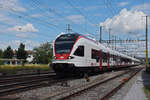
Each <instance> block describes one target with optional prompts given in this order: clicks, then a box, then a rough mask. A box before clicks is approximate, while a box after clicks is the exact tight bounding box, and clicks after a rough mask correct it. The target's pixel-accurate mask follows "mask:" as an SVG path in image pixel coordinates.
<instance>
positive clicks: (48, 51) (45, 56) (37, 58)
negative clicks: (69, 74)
mask: <svg viewBox="0 0 150 100" xmlns="http://www.w3.org/2000/svg"><path fill="white" fill-rule="evenodd" d="M32 52H33V62H32V63H37V64H48V63H51V61H52V46H51V44H50V43H49V42H47V43H43V44H41V45H40V46H39V47H35V48H34V49H33V50H32ZM14 53H15V54H14ZM27 57H28V52H27V51H26V50H25V44H23V43H20V45H19V47H18V49H17V50H15V52H14V51H13V49H12V48H11V46H8V47H7V48H6V49H5V50H2V49H0V58H1V59H13V58H17V59H24V61H25V62H26V58H27ZM0 63H2V62H0Z"/></svg>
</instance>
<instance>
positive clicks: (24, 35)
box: [16, 33, 28, 38]
mask: <svg viewBox="0 0 150 100" xmlns="http://www.w3.org/2000/svg"><path fill="white" fill-rule="evenodd" d="M16 37H18V38H27V37H28V35H27V34H25V33H20V34H16Z"/></svg>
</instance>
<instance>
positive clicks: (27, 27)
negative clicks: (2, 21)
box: [8, 23, 39, 32]
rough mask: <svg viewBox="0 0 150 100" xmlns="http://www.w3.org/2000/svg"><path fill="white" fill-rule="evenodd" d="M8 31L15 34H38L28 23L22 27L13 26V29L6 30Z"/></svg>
mask: <svg viewBox="0 0 150 100" xmlns="http://www.w3.org/2000/svg"><path fill="white" fill-rule="evenodd" d="M8 31H15V32H39V30H38V29H36V28H35V27H34V26H33V25H32V24H30V23H28V24H26V25H24V26H14V27H13V28H8Z"/></svg>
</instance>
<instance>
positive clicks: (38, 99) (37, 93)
mask: <svg viewBox="0 0 150 100" xmlns="http://www.w3.org/2000/svg"><path fill="white" fill-rule="evenodd" d="M121 72H122V71H118V72H112V73H104V74H100V75H96V76H91V77H90V82H92V81H94V80H97V78H100V77H106V76H112V75H113V74H114V73H121ZM86 83H88V82H86V80H85V79H76V80H71V81H68V85H69V86H67V87H65V86H61V83H58V84H55V85H52V86H48V87H43V88H38V89H33V90H29V91H26V92H22V93H18V94H15V96H16V97H17V98H19V100H43V99H45V98H48V97H49V96H50V95H52V94H53V93H57V92H60V91H62V90H66V89H69V88H72V87H75V86H80V85H83V84H86Z"/></svg>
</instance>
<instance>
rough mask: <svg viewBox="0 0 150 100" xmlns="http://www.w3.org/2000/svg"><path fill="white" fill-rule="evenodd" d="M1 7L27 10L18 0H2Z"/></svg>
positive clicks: (0, 1)
mask: <svg viewBox="0 0 150 100" xmlns="http://www.w3.org/2000/svg"><path fill="white" fill-rule="evenodd" d="M0 9H2V10H12V11H17V12H25V11H26V9H25V8H24V7H22V6H21V4H20V3H19V1H18V0H0Z"/></svg>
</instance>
